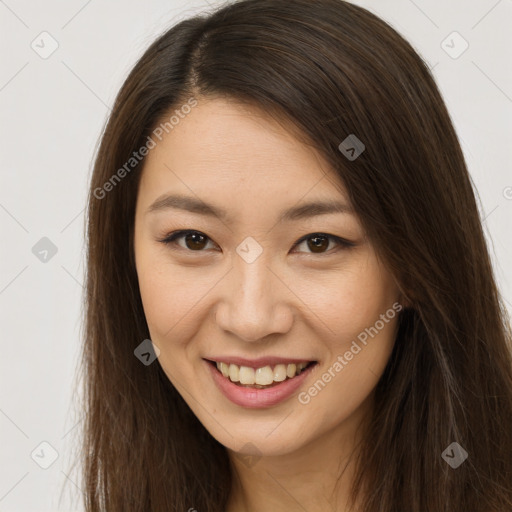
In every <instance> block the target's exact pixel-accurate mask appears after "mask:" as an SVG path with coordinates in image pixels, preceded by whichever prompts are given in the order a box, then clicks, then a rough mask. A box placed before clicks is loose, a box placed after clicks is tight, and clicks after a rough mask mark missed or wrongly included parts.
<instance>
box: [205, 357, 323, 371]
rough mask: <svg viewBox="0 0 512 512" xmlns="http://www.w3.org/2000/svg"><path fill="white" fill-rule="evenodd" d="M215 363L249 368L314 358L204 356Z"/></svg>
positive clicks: (305, 361)
mask: <svg viewBox="0 0 512 512" xmlns="http://www.w3.org/2000/svg"><path fill="white" fill-rule="evenodd" d="M205 359H206V360H208V361H213V362H215V363H226V364H236V365H237V366H248V367H249V368H263V367H264V366H276V365H278V364H300V363H310V362H312V361H316V360H315V359H300V358H293V357H278V356H267V357H258V358H257V359H248V358H245V357H236V356H219V357H208V358H205Z"/></svg>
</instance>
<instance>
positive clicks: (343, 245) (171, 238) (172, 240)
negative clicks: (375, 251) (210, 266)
mask: <svg viewBox="0 0 512 512" xmlns="http://www.w3.org/2000/svg"><path fill="white" fill-rule="evenodd" d="M188 234H198V235H202V236H204V237H206V239H207V241H210V242H213V240H212V239H211V238H210V237H208V236H207V235H205V234H204V233H202V232H201V231H196V230H193V229H181V230H178V231H173V232H172V233H169V234H168V235H167V236H166V237H165V238H163V239H160V240H158V242H161V243H163V244H165V245H167V246H170V245H174V246H177V247H178V249H183V250H185V251H188V252H197V253H200V252H205V249H202V250H197V251H193V250H191V249H187V248H185V247H181V246H179V245H178V244H177V240H179V239H180V238H182V237H185V236H186V235H188ZM315 236H319V237H325V238H328V239H329V240H330V241H334V242H336V243H337V244H338V250H341V249H350V248H351V247H354V246H355V245H356V244H354V243H353V242H349V241H348V240H345V239H344V238H341V237H339V236H336V235H330V234H328V233H319V232H315V233H309V234H307V235H305V236H303V237H302V238H301V239H300V240H298V241H297V242H295V244H294V246H293V247H297V246H298V245H300V244H301V243H302V242H305V241H306V240H308V239H309V238H313V237H315ZM213 243H214V242H213ZM335 252H337V251H335ZM331 253H332V249H329V250H328V251H325V252H321V253H314V252H307V253H306V254H312V255H317V256H323V255H329V254H331Z"/></svg>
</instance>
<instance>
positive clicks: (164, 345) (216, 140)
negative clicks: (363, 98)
mask: <svg viewBox="0 0 512 512" xmlns="http://www.w3.org/2000/svg"><path fill="white" fill-rule="evenodd" d="M168 193H180V194H183V195H187V196H192V197H194V198H200V199H201V200H203V201H206V202H208V203H210V204H213V205H214V206H216V207H219V208H224V209H225V210H227V213H228V215H229V219H222V220H221V219H220V218H218V217H215V216H213V217H208V216H204V215H200V214H198V213H192V212H187V211H183V210H178V209H174V208H166V209H159V210H156V211H149V207H150V206H151V205H152V204H153V202H154V201H155V200H157V199H158V198H160V197H161V196H162V195H163V194H168ZM331 199H332V200H337V201H342V202H344V203H345V204H347V205H348V206H350V202H349V200H348V197H347V195H346V194H345V193H344V188H343V185H342V183H341V181H340V180H339V178H337V177H336V175H335V174H334V173H333V171H332V170H331V169H329V166H328V165H327V163H326V162H325V161H324V160H323V159H322V157H321V156H320V155H319V154H318V153H317V152H315V151H314V150H313V149H312V148H311V147H310V146H307V145H305V144H304V143H302V142H300V141H299V140H298V139H297V138H295V137H294V136H293V135H292V132H291V130H287V129H285V128H284V127H283V126H282V125H281V124H278V123H276V121H275V120H273V119H272V118H270V117H268V116H267V115H266V114H265V113H262V112H260V111H259V110H256V109H255V108H252V107H247V106H242V105H240V104H237V103H236V102H234V101H229V100H226V99H208V100H206V99H200V100H199V104H198V106H196V107H195V108H194V109H192V111H191V113H190V114H188V115H187V116H186V117H185V118H184V119H182V120H181V121H180V123H179V124H178V125H176V126H175V127H174V129H173V130H172V131H170V132H169V133H168V134H167V135H165V136H164V138H163V140H162V141H161V142H158V144H157V146H156V147H155V148H154V149H152V150H151V151H150V153H149V154H148V157H147V159H146V162H145V166H144V170H143V173H142V177H141V181H140V188H139V193H138V199H137V207H136V216H135V256H136V267H137V274H138V279H139V285H140V293H141V297H142V302H143V306H144V312H145V315H146V319H147V323H148V326H149V331H150V335H151V339H152V341H153V343H154V344H155V345H156V346H157V347H158V348H159V350H160V354H159V359H158V361H159V363H160V365H161V366H162V368H163V369H164V371H165V373H166V374H167V376H168V377H169V379H170V381H171V382H172V384H173V385H174V386H175V387H176V388H177V389H178V391H179V392H180V394H181V395H182V396H183V398H184V399H185V401H186V402H187V403H188V405H189V406H190V408H191V409H192V411H193V412H194V413H195V414H196V416H197V417H198V419H199V420H200V421H201V422H202V424H203V425H204V426H205V427H206V429H207V430H208V431H209V432H210V433H211V435H212V436H213V437H214V438H215V439H217V440H218V441H219V442H220V443H222V444H223V445H224V446H225V447H226V448H227V450H228V453H229V456H230V460H231V463H232V466H233V469H234V475H235V478H234V479H233V488H232V492H231V496H230V500H229V504H228V507H227V512H235V511H237V512H249V511H261V510H272V511H274V512H279V511H288V512H289V511H295V510H297V511H299V510H300V511H303V510H304V509H306V510H307V511H308V512H316V511H320V510H321V511H325V510H340V511H343V510H348V508H346V503H347V493H348V488H349V484H350V481H351V476H352V474H353V463H352V462H351V463H348V461H349V456H350V455H351V454H352V453H355V451H356V445H357V441H358V440H359V439H360V438H361V432H362V428H363V426H364V421H365V414H367V413H369V412H370V411H371V409H372V404H373V402H372V400H373V390H374V388H375V385H376V384H377V381H378V379H379V378H380V376H381V375H382V372H383V370H384V367H385V365H386V363H387V361H388V359H389V356H390V354H391V350H392V347H393V343H394V340H395V336H396V330H397V319H398V315H396V316H395V317H394V319H389V320H388V322H386V323H385V325H384V328H382V329H381V330H380V331H379V332H378V334H377V335H375V336H374V337H373V338H369V339H368V340H369V341H368V343H367V345H366V346H364V347H363V349H362V350H361V351H360V352H359V353H357V355H355V356H354V357H353V359H352V360H350V361H348V364H347V365H346V366H345V367H344V368H343V369H342V371H339V372H337V373H336V376H335V377H334V378H332V379H331V381H330V382H329V383H327V384H326V385H325V387H324V388H323V389H321V391H320V392H319V393H318V394H317V395H316V396H314V397H313V398H311V400H310V401H309V403H307V404H303V403H300V401H299V400H298V397H297V393H295V395H294V396H292V397H290V398H288V399H287V400H285V401H284V402H281V403H279V404H277V405H275V406H272V407H268V408H264V409H249V408H245V407H241V406H238V405H235V404H234V403H232V402H231V401H229V400H228V399H227V398H226V397H225V396H224V395H223V394H222V393H221V392H220V391H219V390H218V388H217V387H216V386H215V385H214V384H213V381H212V378H211V376H210V374H209V372H207V371H206V369H207V368H205V363H204V361H203V358H207V357H208V356H210V357H212V356H220V355H237V356H245V357H248V358H255V357H260V356H267V355H277V356H287V357H296V358H305V359H308V360H316V361H318V365H317V366H316V367H315V368H314V370H313V372H312V373H311V374H310V375H309V376H308V377H307V379H306V381H305V383H304V384H303V386H302V387H301V388H300V390H299V391H304V390H308V388H310V387H311V386H312V385H313V384H314V383H315V381H317V379H318V378H320V376H321V375H322V374H323V373H324V372H326V371H328V369H329V367H332V365H333V363H334V362H335V361H336V360H337V357H338V356H339V355H343V354H344V353H345V352H347V351H348V350H349V349H350V346H351V343H352V342H353V341H354V340H356V339H357V336H358V334H360V333H361V332H363V331H364V330H365V328H368V327H370V326H373V325H374V324H375V322H376V321H377V320H378V319H379V317H380V315H381V314H384V313H385V312H386V311H387V310H389V309H390V308H391V307H392V305H393V303H395V302H400V298H401V297H400V293H399V289H398V286H397V284H396V282H395V280H394V278H393V276H392V275H391V274H390V273H389V272H388V271H387V270H386V269H385V268H384V266H383V264H382V263H381V262H380V261H379V259H378V257H377V255H376V253H375V251H374V249H373V247H372V245H371V243H370V241H369V240H368V239H367V237H366V236H365V232H364V230H363V227H362V225H361V224H360V222H359V220H358V218H357V216H356V215H355V214H353V213H346V212H345V213H330V214H324V215H317V216H314V217H311V218H307V219H300V220H292V221H278V217H279V215H280V213H281V212H282V211H283V210H285V209H287V208H290V207H292V206H296V205H297V204H302V203H304V202H309V201H313V200H331ZM181 229H191V230H196V231H199V232H201V233H203V234H204V235H206V236H207V237H208V238H207V239H206V241H205V242H203V246H204V247H203V248H199V249H194V245H193V243H192V244H191V243H190V241H189V243H188V245H187V242H186V239H185V237H182V238H181V239H178V240H177V241H176V242H175V244H174V245H166V244H164V243H162V242H161V241H159V240H161V239H163V238H165V237H166V236H167V235H168V234H169V233H171V232H173V231H176V230H181ZM314 233H325V234H331V235H336V236H339V237H341V238H343V239H346V240H349V241H351V242H353V243H354V244H356V245H355V246H354V247H352V248H344V247H343V246H338V244H337V243H336V242H335V241H334V240H333V241H330V242H329V244H328V245H327V240H324V242H325V246H324V248H323V249H321V250H323V252H315V251H314V247H313V248H311V244H309V245H308V241H307V240H306V241H304V242H302V243H300V244H299V245H296V243H297V241H299V239H301V238H302V237H304V236H305V235H308V234H314ZM248 236H251V237H253V238H254V239H255V240H256V241H257V242H258V244H259V245H260V246H261V248H262V250H263V252H262V253H261V255H260V256H259V257H258V258H257V259H256V260H255V261H253V262H252V263H247V262H246V261H245V260H244V259H243V258H241V257H240V256H239V255H238V253H237V252H236V248H237V246H238V245H239V244H240V243H241V242H242V241H243V240H244V239H245V238H246V237H248ZM190 247H192V248H190ZM248 443H249V444H248ZM247 455H255V458H254V459H252V460H248V459H247V458H246V457H245V456H247ZM343 468H345V471H344V473H343V476H342V477H341V479H340V481H339V485H338V487H337V488H335V483H336V478H335V476H336V474H337V473H338V472H339V470H340V469H343Z"/></svg>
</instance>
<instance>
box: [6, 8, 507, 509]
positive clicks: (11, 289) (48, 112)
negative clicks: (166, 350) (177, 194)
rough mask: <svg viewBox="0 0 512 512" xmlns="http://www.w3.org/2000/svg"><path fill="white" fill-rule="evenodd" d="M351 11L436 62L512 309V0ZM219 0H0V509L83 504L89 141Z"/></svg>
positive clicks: (94, 140) (433, 65)
mask: <svg viewBox="0 0 512 512" xmlns="http://www.w3.org/2000/svg"><path fill="white" fill-rule="evenodd" d="M354 3H356V4H358V5H361V6H364V7H366V8H368V9H369V10H371V11H372V12H374V13H376V14H377V15H379V16H380V17H381V18H383V19H384V20H386V21H388V22H389V23H390V24H391V25H392V26H393V27H394V28H395V29H397V30H398V31H399V32H400V33H401V34H402V35H404V36H405V37H406V39H408V40H409V41H410V42H411V44H412V45H413V46H414V47H415V49H416V50H417V51H418V52H419V53H420V54H421V55H422V56H423V58H424V59H425V61H426V62H427V63H428V64H429V66H430V67H431V68H432V69H433V74H434V76H435V78H436V80H437V83H438V85H439V87H440V89H441V92H442V94H443V96H444V98H445V101H446V103H447V105H448V109H449V111H450V115H451V117H452V120H453V122H454V124H455V127H456V130H457V133H458V135H459V137H460V140H461V144H462V147H463V150H464V153H465V156H466V158H467V163H468V166H469V170H470V173H471V175H472V179H473V181H474V183H475V186H476V189H477V191H478V193H479V196H480V200H481V204H480V208H481V218H482V222H483V224H484V228H485V231H486V235H487V238H488V242H489V248H490V251H491V255H492V259H493V263H494V267H495V272H496V276H497V279H498V283H499V286H500V288H501V291H502V293H503V296H504V298H505V299H506V300H507V307H508V308H509V311H511V310H512V306H511V303H512V269H511V262H512V261H511V260H512V242H511V237H510V234H511V230H510V224H511V222H510V221H511V217H512V172H511V167H510V165H511V158H510V151H511V149H510V148H511V140H510V134H511V133H512V122H511V112H512V76H511V69H510V64H509V63H510V59H509V49H510V46H511V33H510V27H511V26H512V0H499V1H497V0H471V1H468V0H451V1H449V2H448V1H446V0H428V1H427V0H414V1H413V0H381V1H377V0H374V1H370V0H368V1H355V2H354ZM216 5H219V2H217V3H215V2H213V0H210V2H209V3H208V2H206V1H205V0H194V1H189V2H185V1H181V0H151V1H142V0H123V1H121V0H110V1H109V2H105V1H103V2H101V1H99V0H89V1H87V0H72V1H69V0H68V1H66V2H65V1H64V0H48V1H45V2H35V1H33V2H29V1H23V0H5V1H3V0H2V1H0V34H1V35H0V37H1V40H0V42H1V55H2V61H1V63H2V65H1V67H0V109H1V116H2V123H1V133H0V145H1V174H0V176H1V178H0V180H1V181H0V226H1V243H0V248H1V249H0V255H1V265H0V312H1V313H0V314H1V318H0V321H1V330H0V333H1V345H0V347H1V359H0V365H1V366H0V372H1V373H0V375H1V381H0V382H1V388H0V433H1V438H0V440H1V452H0V511H1V512H7V511H16V512H27V511H41V512H47V511H54V510H66V511H72V510H83V507H82V504H81V501H80V500H81V496H80V493H81V490H80V488H81V481H80V478H79V472H78V471H77V469H76V468H75V469H73V468H72V457H73V453H74V452H73V449H74V447H76V446H77V438H76V435H75V434H76V433H77V432H79V430H80V429H79V428H78V427H79V425H80V421H81V417H82V412H81V411H79V410H76V409H75V408H74V405H73V400H72V399H73V397H74V396H76V393H78V392H79V390H77V389H76V388H75V385H76V382H75V381H76V378H75V374H76V369H77V364H78V354H79V348H80V343H81V339H80V336H81V331H80V329H81V294H82V283H83V282H84V259H83V254H84V208H85V198H86V191H87V184H88V180H89V178H90V172H91V165H92V162H93V158H94V154H95V150H96V144H97V141H98V137H99V135H100V133H101V130H102V127H103V124H104V122H105V120H106V118H107V116H108V113H109V108H110V106H111V105H112V103H113V100H114V97H115V95H116V93H117V91H118V90H119V88H120V86H121V84H122V82H123V80H124V79H125V78H126V76H127V73H128V72H129V70H130V69H131V67H132V66H133V65H134V63H135V61H136V60H137V59H138V58H139V57H140V56H141V55H142V53H143V51H144V50H145V49H146V48H147V46H148V45H149V44H150V43H151V42H152V41H153V40H154V39H155V38H156V36H157V35H159V34H160V33H162V32H163V31H164V30H166V29H167V28H169V27H170V26H172V25H174V24H175V23H177V22H178V21H180V20H181V19H183V18H185V17H188V16H190V15H191V14H193V13H196V12H199V11H204V10H206V11H207V10H210V9H212V8H214V7H215V6H216ZM454 32H456V34H454ZM42 33H43V34H42ZM56 45H58V46H56ZM466 46H467V48H466ZM54 47H56V49H55V50H54ZM52 50H54V51H53V53H51V55H47V53H49V52H51V51H52ZM463 50H464V51H463ZM45 52H46V53H45ZM41 239H43V240H41ZM34 247H35V248H34ZM45 251H46V252H45ZM41 443H42V444H41ZM44 466H48V467H46V468H45V467H44Z"/></svg>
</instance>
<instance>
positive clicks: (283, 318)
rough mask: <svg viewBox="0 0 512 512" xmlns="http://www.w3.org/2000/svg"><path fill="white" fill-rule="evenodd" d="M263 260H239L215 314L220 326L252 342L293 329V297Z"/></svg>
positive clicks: (229, 276)
mask: <svg viewBox="0 0 512 512" xmlns="http://www.w3.org/2000/svg"><path fill="white" fill-rule="evenodd" d="M276 274H277V272H275V271H273V270H271V269H270V267H269V266H268V262H267V260H266V259H264V258H263V257H260V258H258V259H257V260H256V261H254V262H252V263H247V262H245V261H244V260H243V259H242V258H236V261H235V262H234V265H233V267H232V269H231V270H230V271H229V272H228V274H227V275H226V277H225V279H223V283H222V291H221V293H222V298H221V299H220V301H219V304H218V307H217V310H216V315H215V318H216V322H217V325H218V326H219V327H220V328H221V329H223V330H224V331H227V332H230V333H232V334H233V335H235V336H236V337H238V338H240V339H242V340H244V341H247V342H253V341H258V340H262V339H263V338H265V337H266V336H269V335H271V334H284V333H286V332H288V331H289V330H290V329H291V326H292V323H293V309H292V304H291V303H290V301H291V300H292V298H293V293H292V292H291V291H290V290H289V289H288V288H287V286H286V284H285V283H283V280H281V279H279V277H278V276H277V275H276Z"/></svg>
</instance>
